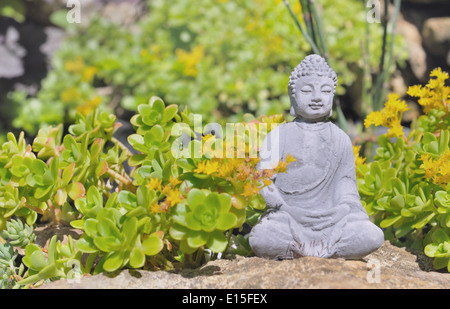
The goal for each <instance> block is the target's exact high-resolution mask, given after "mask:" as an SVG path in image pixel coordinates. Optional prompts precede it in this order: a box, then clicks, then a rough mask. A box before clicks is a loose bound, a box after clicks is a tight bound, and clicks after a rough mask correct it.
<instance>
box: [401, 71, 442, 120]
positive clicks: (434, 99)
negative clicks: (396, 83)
mask: <svg viewBox="0 0 450 309" xmlns="http://www.w3.org/2000/svg"><path fill="white" fill-rule="evenodd" d="M448 77H449V75H448V73H447V72H443V71H442V69H441V68H436V69H434V70H433V71H432V72H431V73H430V80H429V81H428V84H426V85H425V86H423V87H422V86H420V85H415V86H411V87H409V88H408V92H407V93H408V94H409V95H410V96H412V97H418V98H419V100H418V103H419V104H420V105H421V106H422V107H423V111H424V112H425V113H428V112H429V111H430V110H432V109H439V110H444V111H447V112H449V110H450V109H449V103H448V100H449V98H450V87H449V86H445V81H446V80H447V79H448Z"/></svg>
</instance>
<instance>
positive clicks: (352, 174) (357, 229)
mask: <svg viewBox="0 0 450 309" xmlns="http://www.w3.org/2000/svg"><path fill="white" fill-rule="evenodd" d="M288 154H289V155H291V156H293V157H294V158H295V159H296V161H295V162H292V163H290V164H289V165H288V167H287V173H279V174H277V175H275V177H274V179H273V183H272V184H271V185H270V186H268V187H265V188H264V189H263V190H262V191H261V194H262V196H263V197H264V199H265V201H266V204H267V207H268V209H269V210H268V212H267V213H266V214H265V215H263V216H262V218H261V219H260V221H259V222H258V223H257V224H256V225H255V227H254V228H253V229H252V231H251V233H250V238H249V241H250V245H251V247H252V249H253V251H254V252H255V254H256V255H258V256H260V257H266V258H270V259H290V258H295V257H298V256H319V257H343V258H349V259H352V258H360V257H363V256H365V255H367V254H368V253H370V252H372V251H374V250H376V249H377V248H378V247H379V246H381V244H382V243H383V241H384V237H383V232H382V230H381V229H380V228H378V227H377V226H376V225H374V224H373V223H371V222H370V220H369V217H368V215H367V212H366V211H365V209H364V208H363V206H362V204H361V200H360V196H359V194H358V188H357V184H356V171H355V159H354V154H353V148H352V143H351V141H350V138H349V137H348V135H347V134H345V133H344V132H343V131H342V130H341V129H339V128H338V127H337V126H336V125H334V124H333V123H331V122H317V123H307V122H302V121H299V120H297V119H296V120H294V121H293V122H290V123H287V124H283V125H281V126H279V127H277V128H275V129H274V130H273V131H271V132H270V133H269V134H268V136H267V137H266V139H265V141H264V143H263V145H262V149H261V151H260V158H261V162H260V165H259V168H260V169H270V168H273V166H274V165H276V164H277V163H278V161H279V160H283V159H285V158H286V155H288Z"/></svg>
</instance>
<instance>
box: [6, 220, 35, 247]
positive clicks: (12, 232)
mask: <svg viewBox="0 0 450 309" xmlns="http://www.w3.org/2000/svg"><path fill="white" fill-rule="evenodd" d="M0 235H1V236H2V237H3V238H4V239H6V240H7V241H8V242H9V243H10V244H11V245H13V246H16V247H21V248H25V246H27V245H28V244H30V243H32V242H33V241H34V239H35V238H36V235H35V234H34V233H33V226H29V225H28V224H24V223H23V222H22V221H20V220H18V219H17V220H15V219H12V220H10V221H9V222H7V223H6V230H4V231H1V232H0Z"/></svg>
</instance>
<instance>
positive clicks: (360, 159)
mask: <svg viewBox="0 0 450 309" xmlns="http://www.w3.org/2000/svg"><path fill="white" fill-rule="evenodd" d="M360 150H361V146H353V155H354V156H355V165H356V166H358V165H363V164H364V162H365V161H366V158H364V157H361V156H360V155H359V151H360Z"/></svg>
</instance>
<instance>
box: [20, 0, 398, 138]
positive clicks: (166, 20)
mask: <svg viewBox="0 0 450 309" xmlns="http://www.w3.org/2000/svg"><path fill="white" fill-rule="evenodd" d="M321 4H322V7H323V11H322V15H323V24H324V32H325V33H326V40H327V45H328V48H329V51H330V55H329V56H330V64H331V66H332V67H333V68H334V69H335V71H336V72H337V75H338V78H339V86H338V89H337V93H338V94H340V95H341V94H343V93H344V92H345V88H346V87H348V86H350V85H351V84H352V83H354V82H355V80H356V79H357V76H358V74H362V71H363V67H364V66H366V65H369V66H370V67H371V68H372V71H373V72H376V71H377V64H378V61H379V57H380V53H381V42H382V40H381V36H382V27H381V24H376V23H375V24H370V25H369V27H366V14H367V12H366V8H365V6H364V3H363V2H362V1H356V0H344V1H340V2H339V5H336V3H335V2H334V1H331V0H323V1H321ZM292 5H293V8H294V11H295V12H296V13H297V14H298V15H300V14H299V13H300V10H299V4H298V2H295V4H292ZM147 9H148V12H147V13H146V14H144V15H143V16H142V18H141V19H140V20H139V21H138V22H136V23H134V24H133V25H124V24H117V23H116V22H115V21H114V20H108V19H106V18H97V17H95V18H93V19H92V20H91V21H90V23H89V24H88V25H85V26H75V25H74V24H72V25H68V24H67V22H66V21H65V14H66V13H67V12H66V11H64V12H57V13H55V14H54V16H53V20H54V22H56V23H60V24H61V26H65V27H67V30H68V32H69V33H70V37H68V38H67V39H66V40H65V41H64V43H63V46H62V47H61V50H60V51H59V52H58V53H57V55H56V56H55V57H54V59H52V65H53V70H52V71H51V72H50V73H49V74H48V76H47V78H46V79H45V80H44V81H43V82H42V89H41V90H40V91H39V93H38V94H37V96H36V97H32V98H27V97H26V95H25V94H24V93H20V92H15V93H13V94H12V95H11V100H12V101H13V102H14V103H15V104H16V105H17V106H18V117H17V118H16V119H15V120H14V125H15V126H16V127H19V128H23V129H25V130H26V131H28V132H29V133H32V134H33V133H36V132H37V129H38V128H39V127H42V126H46V125H49V124H54V125H55V124H58V123H61V122H66V123H71V122H73V119H74V117H75V109H76V108H77V107H79V106H86V105H89V104H92V103H89V102H92V100H93V98H96V100H97V101H98V98H97V96H99V97H100V98H101V99H102V100H101V101H102V104H101V106H102V107H103V108H106V107H107V108H109V109H116V110H117V109H118V108H119V111H120V110H121V109H125V110H135V109H136V106H137V105H138V104H142V103H146V102H147V101H148V99H149V97H150V96H152V95H156V96H159V97H161V98H162V99H163V100H164V101H166V102H169V104H177V105H181V106H186V105H187V106H189V107H190V108H191V110H192V111H193V112H198V113H201V114H202V115H203V117H204V119H205V120H215V121H225V120H229V121H237V120H241V119H242V116H243V115H244V114H245V113H248V112H250V113H252V114H255V115H256V116H258V115H264V114H265V115H269V114H274V113H281V112H285V111H287V110H289V98H288V96H287V81H288V78H289V75H290V72H291V71H292V70H293V68H294V67H295V66H296V65H297V64H298V63H299V62H300V61H301V60H302V59H303V58H304V56H306V55H307V54H308V53H309V52H310V46H309V45H308V43H307V42H306V41H305V39H304V38H303V37H302V36H301V34H300V32H299V31H298V29H297V28H296V26H295V23H294V22H293V21H292V19H291V18H290V16H289V13H288V11H287V9H286V7H285V5H284V4H283V2H282V1H279V0H278V1H273V0H255V1H244V0H238V1H227V0H222V1H215V0H198V1H195V4H192V2H190V1H178V0H177V1H160V0H153V1H148V6H147ZM365 40H370V42H369V43H370V44H367V45H368V46H369V50H367V51H364V48H363V46H366V44H365ZM199 49H201V52H200V54H201V55H200V56H198V55H197V56H195V55H191V54H190V53H192V52H193V51H195V50H199ZM180 50H182V53H183V52H184V53H185V55H186V54H187V58H189V55H191V57H190V58H189V59H188V60H187V61H193V62H194V64H193V65H192V64H191V65H189V64H186V61H182V60H180V59H179V58H177V55H179V53H180ZM398 51H400V50H397V54H398ZM363 52H365V54H364V55H363ZM363 56H364V57H365V56H368V57H369V58H368V59H369V63H367V62H366V63H364V59H365V58H364V57H363ZM195 57H197V59H195ZM74 61H75V62H76V61H79V62H81V63H82V64H83V66H84V67H85V68H88V67H90V68H91V69H93V68H95V69H93V70H94V71H95V76H93V78H92V79H89V78H83V69H82V68H81V69H80V70H79V72H75V71H70V70H68V63H69V66H70V62H74ZM189 66H191V67H192V68H193V70H194V73H191V74H189V73H188V74H186V72H187V71H188V70H187V67H189ZM191 72H192V69H191ZM71 88H72V90H73V89H76V92H77V93H76V94H74V93H73V91H72V99H67V98H66V99H62V97H63V93H64V91H66V90H67V89H71ZM68 93H69V94H70V91H69V92H68ZM66 95H67V93H66ZM119 114H120V113H119Z"/></svg>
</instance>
